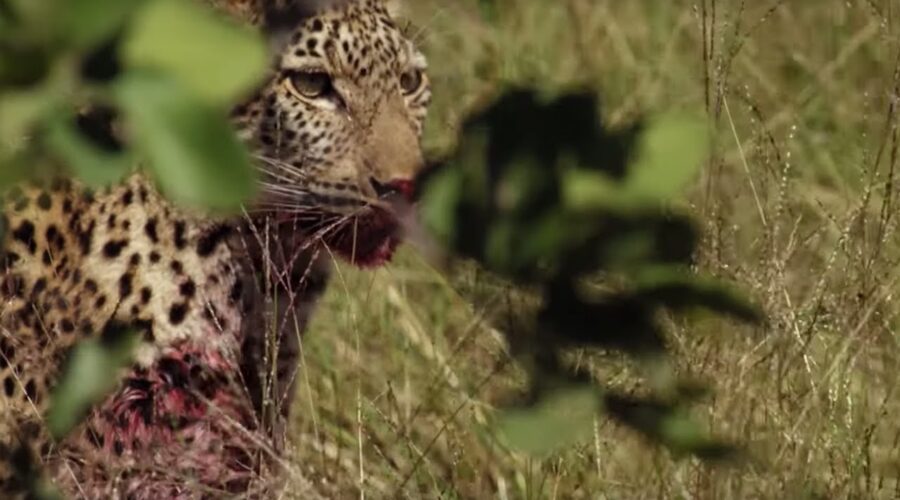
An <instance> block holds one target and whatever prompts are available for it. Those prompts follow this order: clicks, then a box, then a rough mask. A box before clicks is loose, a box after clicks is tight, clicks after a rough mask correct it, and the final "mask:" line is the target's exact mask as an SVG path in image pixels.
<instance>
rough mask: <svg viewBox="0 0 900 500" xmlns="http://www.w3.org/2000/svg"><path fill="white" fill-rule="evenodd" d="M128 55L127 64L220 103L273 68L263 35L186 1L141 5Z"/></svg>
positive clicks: (127, 46)
mask: <svg viewBox="0 0 900 500" xmlns="http://www.w3.org/2000/svg"><path fill="white" fill-rule="evenodd" d="M123 56H124V61H125V63H126V64H127V65H128V66H131V67H133V68H145V69H155V70H162V71H165V72H168V73H169V74H171V75H173V76H174V77H175V78H177V79H178V80H179V81H180V82H182V84H184V85H186V86H187V87H188V88H190V89H191V90H192V91H193V92H195V93H196V94H197V95H198V96H201V97H202V98H203V99H206V100H207V101H209V102H211V103H216V104H228V103H233V102H234V101H235V100H236V99H238V98H239V97H241V96H242V94H244V93H246V92H248V91H250V90H251V89H252V88H253V86H254V85H255V84H256V83H257V82H258V81H259V79H260V78H261V77H262V75H263V74H264V72H265V71H266V69H267V66H268V56H267V50H266V46H265V43H264V42H263V40H262V39H261V38H260V37H259V36H258V35H256V34H255V33H253V32H251V31H249V30H247V29H244V28H242V27H239V26H237V25H234V24H232V23H230V22H228V21H226V20H225V19H224V18H222V17H220V16H217V15H216V14H215V13H213V12H212V11H210V10H209V9H206V8H204V7H202V6H201V5H200V3H199V2H186V1H184V0H156V1H153V2H150V3H149V4H148V5H147V6H146V7H145V8H144V9H142V10H141V11H140V12H139V13H138V16H137V19H135V22H134V26H133V28H132V29H131V31H130V32H129V35H128V38H127V40H126V41H125V44H124V50H123Z"/></svg>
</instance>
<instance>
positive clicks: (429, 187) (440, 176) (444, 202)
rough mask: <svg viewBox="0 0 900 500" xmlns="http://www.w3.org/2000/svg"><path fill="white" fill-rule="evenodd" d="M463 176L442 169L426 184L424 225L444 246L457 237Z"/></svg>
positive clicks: (422, 213) (422, 217) (423, 212)
mask: <svg viewBox="0 0 900 500" xmlns="http://www.w3.org/2000/svg"><path fill="white" fill-rule="evenodd" d="M463 182H464V180H463V174H462V172H461V171H459V170H456V169H449V168H445V169H441V170H440V171H438V172H436V173H435V174H434V176H433V177H432V178H430V179H429V182H427V183H426V184H425V189H424V192H423V194H422V202H421V203H419V207H418V208H419V214H420V217H421V219H422V223H423V224H424V225H425V227H427V228H428V229H429V230H430V231H431V233H432V234H433V235H434V236H435V237H437V238H438V239H439V240H440V241H441V242H442V243H444V244H451V245H452V243H453V241H454V240H455V235H456V213H457V210H456V207H457V204H458V203H459V199H460V198H461V197H462V190H463Z"/></svg>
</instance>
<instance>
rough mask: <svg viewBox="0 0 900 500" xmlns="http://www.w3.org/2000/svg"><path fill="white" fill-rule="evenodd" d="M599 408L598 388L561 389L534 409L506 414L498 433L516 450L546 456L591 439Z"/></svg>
mask: <svg viewBox="0 0 900 500" xmlns="http://www.w3.org/2000/svg"><path fill="white" fill-rule="evenodd" d="M599 408H600V406H599V400H598V395H597V389H596V388H595V387H592V386H590V385H583V386H574V387H568V388H564V389H559V390H556V391H553V392H550V393H549V394H547V395H546V396H545V397H543V398H541V399H540V401H539V402H538V403H537V405H536V406H535V407H533V408H527V409H515V410H507V411H505V412H503V413H502V414H501V416H500V419H499V422H498V432H499V435H500V436H501V437H502V438H503V439H504V440H505V441H506V442H507V443H508V444H509V445H511V446H512V447H514V448H517V449H519V450H522V451H524V452H526V453H530V454H535V455H545V454H548V453H552V452H554V451H556V450H559V449H561V448H564V447H566V446H570V445H572V444H575V443H577V442H579V441H582V440H584V439H585V438H587V437H589V436H590V435H591V432H592V430H593V425H594V419H595V418H596V416H597V411H598V409H599Z"/></svg>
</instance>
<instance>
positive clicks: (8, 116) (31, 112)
mask: <svg viewBox="0 0 900 500" xmlns="http://www.w3.org/2000/svg"><path fill="white" fill-rule="evenodd" d="M54 101H55V99H54V97H53V96H52V95H50V93H49V92H48V91H47V89H45V88H43V87H40V88H36V89H31V90H23V91H17V92H6V93H0V151H7V152H12V151H16V150H18V149H20V148H21V147H22V145H23V144H24V143H25V142H26V141H27V140H28V139H30V135H31V133H32V132H33V130H34V128H35V127H36V125H37V123H38V121H40V120H41V119H42V118H44V117H45V116H46V115H47V114H48V112H49V111H50V110H51V109H52V108H53V106H54Z"/></svg>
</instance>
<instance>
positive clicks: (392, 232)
mask: <svg viewBox="0 0 900 500" xmlns="http://www.w3.org/2000/svg"><path fill="white" fill-rule="evenodd" d="M322 240H323V242H324V243H325V244H326V245H327V246H328V248H329V249H331V250H333V251H334V252H335V253H336V254H338V255H340V256H341V257H342V258H344V259H346V260H347V261H349V262H351V263H352V264H354V265H356V266H359V267H364V268H371V267H378V266H381V265H384V264H386V263H388V262H390V260H391V258H392V257H393V255H394V251H395V250H396V249H397V246H398V245H399V244H400V241H401V236H400V224H399V222H398V221H397V219H396V218H395V217H394V216H393V215H392V214H390V213H388V212H387V211H385V210H383V209H380V208H371V209H370V211H369V212H368V213H367V214H365V215H361V216H358V217H354V218H352V219H349V220H347V222H345V223H342V224H341V225H340V226H339V227H337V228H336V229H335V230H334V231H333V232H330V234H326V235H324V236H323V237H322Z"/></svg>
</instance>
